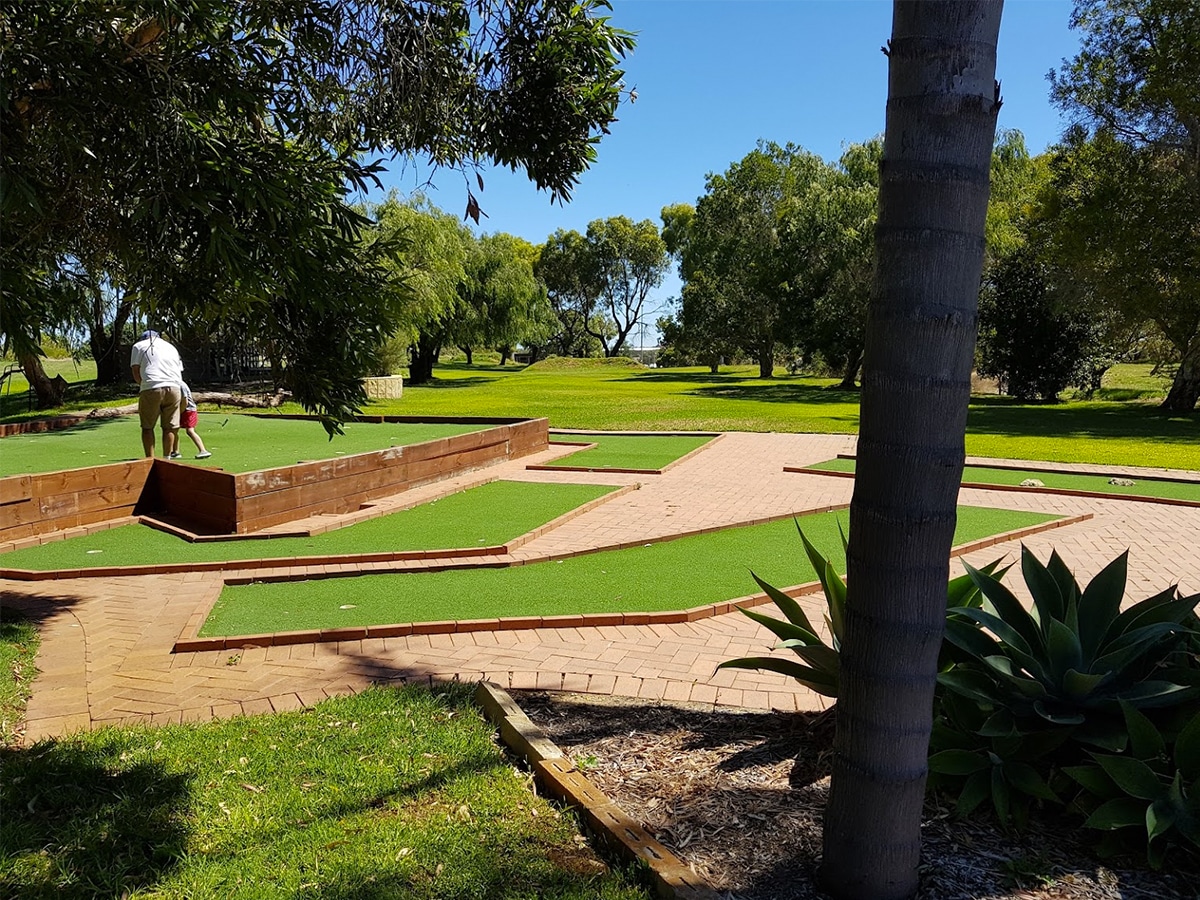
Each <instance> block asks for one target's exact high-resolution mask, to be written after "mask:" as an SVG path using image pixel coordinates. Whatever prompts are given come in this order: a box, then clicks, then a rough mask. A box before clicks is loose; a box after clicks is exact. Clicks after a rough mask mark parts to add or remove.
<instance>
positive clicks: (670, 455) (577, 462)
mask: <svg viewBox="0 0 1200 900" xmlns="http://www.w3.org/2000/svg"><path fill="white" fill-rule="evenodd" d="M552 439H553V440H557V441H572V442H574V441H578V442H579V443H581V444H582V443H587V444H595V445H596V446H595V447H592V448H591V449H590V450H581V451H579V452H578V453H572V454H571V455H570V456H564V457H563V458H562V459H557V460H555V461H554V462H552V463H547V465H550V466H569V467H571V468H588V469H644V470H648V471H657V470H658V469H662V468H664V467H666V466H668V465H670V464H671V463H673V462H675V460H677V459H679V458H680V457H683V456H687V454H689V453H691V452H692V451H693V450H695V449H696V448H698V447H703V446H704V445H705V444H707V443H708V442H709V441H711V440H712V436H711V435H707V436H695V435H662V436H659V435H641V434H638V435H628V434H595V435H593V434H569V435H555V436H552Z"/></svg>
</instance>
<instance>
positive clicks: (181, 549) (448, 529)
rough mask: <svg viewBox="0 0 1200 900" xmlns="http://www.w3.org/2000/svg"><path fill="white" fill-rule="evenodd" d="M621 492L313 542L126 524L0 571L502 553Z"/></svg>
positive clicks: (438, 506)
mask: <svg viewBox="0 0 1200 900" xmlns="http://www.w3.org/2000/svg"><path fill="white" fill-rule="evenodd" d="M615 490H617V488H616V487H613V486H609V485H590V484H542V483H536V482H516V481H492V482H488V483H487V484H482V485H479V486H478V487H473V488H470V489H468V490H465V491H459V492H457V493H454V494H450V495H448V496H445V497H442V498H439V499H437V500H433V501H430V502H429V503H424V504H422V505H420V506H414V507H411V508H409V509H405V510H400V511H398V512H394V513H391V514H388V515H382V516H379V517H378V518H374V519H369V520H367V521H365V522H359V523H358V524H354V525H348V526H346V527H344V528H339V529H336V530H334V531H327V532H325V533H323V534H318V535H312V536H308V537H269V536H263V537H248V538H245V539H241V540H236V541H233V540H223V541H205V542H196V543H193V542H191V541H188V540H185V539H183V538H181V537H177V536H176V535H174V534H170V533H167V532H165V531H160V530H158V529H156V528H153V527H150V526H148V525H123V526H120V527H118V528H111V529H109V530H107V531H98V532H96V533H94V534H90V535H83V536H80V537H72V538H67V539H66V540H61V541H54V542H51V543H47V544H42V545H41V546H39V547H29V548H27V549H23V550H12V551H9V552H7V553H0V569H31V570H34V571H49V570H55V569H85V568H95V567H101V566H103V567H106V568H107V567H112V566H152V565H169V564H188V563H191V564H194V563H200V562H205V563H209V562H227V561H236V560H251V559H286V558H290V557H306V556H334V555H342V554H359V553H362V554H366V553H386V552H392V551H406V550H441V549H456V548H475V547H496V546H499V545H502V544H505V543H507V542H508V541H511V540H513V539H514V538H517V537H519V536H521V535H523V534H526V533H528V532H530V531H532V530H534V529H535V528H538V527H540V526H542V525H545V524H546V523H547V522H550V521H552V520H554V519H556V518H558V517H559V516H562V515H565V514H567V513H569V512H571V511H572V510H574V509H577V508H578V507H580V506H582V505H583V504H585V503H589V502H591V501H593V500H596V499H599V498H601V497H604V496H605V495H607V494H609V493H611V492H613V491H615Z"/></svg>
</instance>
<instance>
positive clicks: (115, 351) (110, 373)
mask: <svg viewBox="0 0 1200 900" xmlns="http://www.w3.org/2000/svg"><path fill="white" fill-rule="evenodd" d="M132 313H133V301H131V300H123V301H121V302H120V303H118V304H117V309H116V314H115V315H114V316H113V322H112V328H111V331H110V330H109V329H108V328H106V327H105V323H104V305H103V303H102V302H100V297H99V296H97V297H96V298H95V300H94V302H93V306H92V321H91V322H90V327H89V329H88V344H89V345H90V346H91V348H92V359H94V360H95V361H96V384H98V385H115V384H124V383H125V382H127V381H130V380H131V379H132V378H133V375H132V373H131V372H130V369H129V348H128V347H125V348H122V346H121V337H122V335H124V333H125V323H126V322H128V321H129V316H130V315H131V314H132Z"/></svg>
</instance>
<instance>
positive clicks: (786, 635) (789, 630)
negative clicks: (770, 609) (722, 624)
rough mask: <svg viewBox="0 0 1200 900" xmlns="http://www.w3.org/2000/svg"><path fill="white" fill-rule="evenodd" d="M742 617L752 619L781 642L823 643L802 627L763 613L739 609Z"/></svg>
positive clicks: (743, 608)
mask: <svg viewBox="0 0 1200 900" xmlns="http://www.w3.org/2000/svg"><path fill="white" fill-rule="evenodd" d="M739 609H740V611H741V613H742V615H744V616H746V617H747V618H749V619H753V620H754V621H755V622H757V623H758V624H759V625H762V626H763V627H765V628H767V629H768V630H769V631H770V632H771V633H772V634H774V635H775V636H776V637H777V638H779V639H780V640H781V641H803V642H804V643H806V644H820V643H823V641H822V640H821V639H820V637H818V636H817V635H815V634H813V632H811V631H809V630H808V629H807V628H805V627H804V626H803V625H797V624H795V623H792V622H785V621H784V620H783V619H777V618H775V617H774V616H768V615H766V614H765V613H760V612H758V611H757V610H753V609H746V608H745V607H739Z"/></svg>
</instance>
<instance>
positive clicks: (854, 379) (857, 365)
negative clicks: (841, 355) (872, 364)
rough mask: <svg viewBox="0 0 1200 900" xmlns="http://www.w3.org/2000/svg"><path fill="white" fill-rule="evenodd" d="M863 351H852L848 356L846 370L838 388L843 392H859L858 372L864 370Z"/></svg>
mask: <svg viewBox="0 0 1200 900" xmlns="http://www.w3.org/2000/svg"><path fill="white" fill-rule="evenodd" d="M862 357H863V355H862V350H861V349H857V350H851V351H850V352H849V353H847V354H846V368H845V371H844V372H843V373H842V381H841V383H840V384H839V385H838V388H839V389H840V390H843V391H856V390H858V370H859V369H861V368H862Z"/></svg>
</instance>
